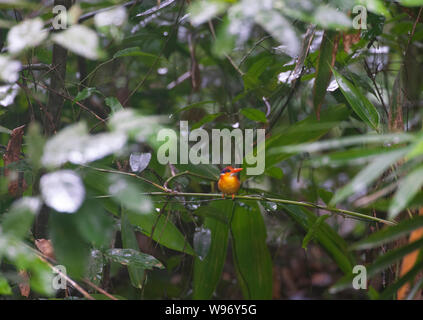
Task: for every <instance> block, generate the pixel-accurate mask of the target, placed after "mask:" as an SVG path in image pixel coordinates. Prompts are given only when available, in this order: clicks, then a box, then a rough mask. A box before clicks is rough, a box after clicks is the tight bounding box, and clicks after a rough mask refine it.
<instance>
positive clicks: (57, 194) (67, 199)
mask: <svg viewBox="0 0 423 320" xmlns="http://www.w3.org/2000/svg"><path fill="white" fill-rule="evenodd" d="M40 189H41V195H42V197H43V200H44V202H45V203H46V204H47V205H48V206H49V207H51V208H53V209H54V210H56V211H58V212H65V213H74V212H75V211H77V210H78V209H79V207H80V206H81V204H82V202H83V201H84V198H85V188H84V184H83V183H82V179H81V178H80V177H79V176H78V175H77V174H76V173H75V172H74V171H72V170H59V171H56V172H52V173H47V174H45V175H43V176H42V177H41V180H40Z"/></svg>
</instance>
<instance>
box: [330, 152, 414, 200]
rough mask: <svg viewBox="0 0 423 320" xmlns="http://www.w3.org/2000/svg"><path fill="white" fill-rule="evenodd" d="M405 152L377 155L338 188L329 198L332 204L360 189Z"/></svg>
mask: <svg viewBox="0 0 423 320" xmlns="http://www.w3.org/2000/svg"><path fill="white" fill-rule="evenodd" d="M406 152H407V149H400V150H395V151H391V152H388V153H385V154H383V155H381V156H379V157H377V158H376V159H375V160H374V161H373V162H371V163H370V164H369V165H368V166H366V167H365V168H364V169H363V170H361V171H360V172H359V173H358V174H357V175H356V176H355V177H354V179H353V180H352V181H351V182H350V183H348V184H347V185H346V186H344V187H343V188H342V189H340V190H338V191H337V192H336V193H335V195H334V196H333V198H332V200H331V203H330V204H331V205H332V206H334V205H336V204H337V203H338V202H340V201H342V200H344V199H345V198H347V197H348V196H350V195H352V194H354V193H355V192H358V191H360V190H362V189H363V188H365V187H367V186H368V185H370V184H371V183H372V182H373V181H374V180H376V179H377V178H378V177H379V176H380V175H381V174H382V173H383V172H384V171H385V170H386V169H388V168H389V167H390V166H391V165H393V164H394V163H395V162H396V161H398V160H399V159H401V158H402V157H403V156H404V155H405V154H406Z"/></svg>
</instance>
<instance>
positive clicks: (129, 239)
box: [120, 209, 144, 289]
mask: <svg viewBox="0 0 423 320" xmlns="http://www.w3.org/2000/svg"><path fill="white" fill-rule="evenodd" d="M120 224H121V237H122V246H123V248H124V249H133V250H137V251H139V246H138V241H137V238H136V237H135V232H134V230H133V228H132V225H131V224H130V222H129V220H128V218H127V216H126V213H125V210H124V209H122V215H121V220H120ZM128 273H129V278H130V279H131V283H132V285H133V286H134V287H135V288H138V289H141V288H142V285H143V282H144V268H142V267H137V266H134V265H128Z"/></svg>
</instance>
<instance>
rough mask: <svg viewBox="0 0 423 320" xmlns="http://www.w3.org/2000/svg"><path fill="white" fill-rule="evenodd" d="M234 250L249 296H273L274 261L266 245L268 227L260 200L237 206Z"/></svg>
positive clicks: (234, 223) (236, 262) (264, 297)
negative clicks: (262, 213)
mask: <svg viewBox="0 0 423 320" xmlns="http://www.w3.org/2000/svg"><path fill="white" fill-rule="evenodd" d="M231 230H232V249H233V258H234V262H235V266H236V270H237V276H238V281H239V283H240V285H241V289H242V292H243V295H244V297H245V298H246V299H271V298H272V285H273V283H272V282H273V280H272V260H271V258H270V253H269V250H268V248H267V245H266V227H265V225H264V221H263V217H262V216H261V213H260V210H259V208H258V206H257V204H256V203H254V204H251V203H249V204H248V206H247V205H246V204H245V203H244V206H236V207H235V210H234V212H233V217H232V223H231Z"/></svg>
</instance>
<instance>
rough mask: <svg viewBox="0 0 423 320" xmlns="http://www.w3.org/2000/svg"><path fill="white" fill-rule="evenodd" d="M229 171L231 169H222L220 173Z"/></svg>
mask: <svg viewBox="0 0 423 320" xmlns="http://www.w3.org/2000/svg"><path fill="white" fill-rule="evenodd" d="M229 171H231V170H229V169H223V170H222V171H221V172H220V173H226V172H229Z"/></svg>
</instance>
